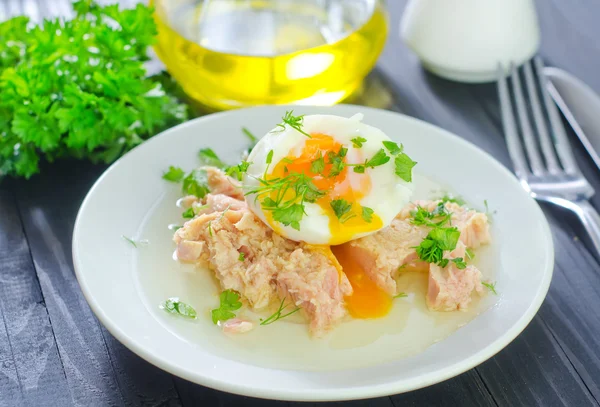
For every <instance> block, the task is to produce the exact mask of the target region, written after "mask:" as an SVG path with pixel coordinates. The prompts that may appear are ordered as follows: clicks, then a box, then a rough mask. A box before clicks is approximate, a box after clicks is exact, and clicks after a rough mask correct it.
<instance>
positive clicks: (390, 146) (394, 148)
mask: <svg viewBox="0 0 600 407" xmlns="http://www.w3.org/2000/svg"><path fill="white" fill-rule="evenodd" d="M383 146H384V147H385V148H387V150H388V151H389V152H390V154H391V155H398V154H400V153H401V152H402V151H404V146H403V145H402V144H400V145H398V143H394V142H393V141H383Z"/></svg>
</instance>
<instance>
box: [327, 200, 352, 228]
mask: <svg viewBox="0 0 600 407" xmlns="http://www.w3.org/2000/svg"><path fill="white" fill-rule="evenodd" d="M329 204H330V205H331V209H333V212H334V213H335V216H336V217H337V218H338V219H339V221H340V223H344V222H346V221H348V220H349V219H352V218H353V217H355V216H356V214H354V213H352V212H351V211H352V204H351V203H349V202H348V201H346V200H345V199H334V200H333V201H331V202H330V203H329Z"/></svg>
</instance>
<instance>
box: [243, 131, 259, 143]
mask: <svg viewBox="0 0 600 407" xmlns="http://www.w3.org/2000/svg"><path fill="white" fill-rule="evenodd" d="M242 132H243V133H244V134H245V135H246V137H248V138H249V139H250V142H252V143H253V144H254V145H256V143H257V142H258V137H256V136H255V135H254V134H252V132H251V131H250V130H248V129H247V128H245V127H242Z"/></svg>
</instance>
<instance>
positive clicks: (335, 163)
mask: <svg viewBox="0 0 600 407" xmlns="http://www.w3.org/2000/svg"><path fill="white" fill-rule="evenodd" d="M347 153H348V149H347V148H346V147H340V150H339V151H338V152H337V153H334V152H333V151H329V152H328V153H327V160H328V163H329V164H331V169H330V170H329V174H328V175H327V176H328V177H329V178H332V177H337V176H338V175H340V174H341V173H342V171H343V170H344V168H345V167H346V165H347V164H346V163H345V162H344V158H345V157H346V154H347Z"/></svg>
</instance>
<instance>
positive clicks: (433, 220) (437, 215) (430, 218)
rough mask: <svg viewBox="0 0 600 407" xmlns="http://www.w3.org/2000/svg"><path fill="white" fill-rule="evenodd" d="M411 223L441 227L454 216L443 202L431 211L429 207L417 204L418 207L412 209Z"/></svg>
mask: <svg viewBox="0 0 600 407" xmlns="http://www.w3.org/2000/svg"><path fill="white" fill-rule="evenodd" d="M411 215H412V219H411V223H412V224H413V225H417V226H429V227H439V226H443V225H445V224H446V223H447V222H449V221H450V220H451V218H452V214H451V213H450V212H448V210H447V209H446V207H445V206H444V204H443V202H440V203H439V204H438V205H437V206H436V208H435V209H434V210H433V211H431V212H429V211H428V210H427V209H425V208H423V207H421V206H417V209H416V210H414V211H411Z"/></svg>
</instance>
